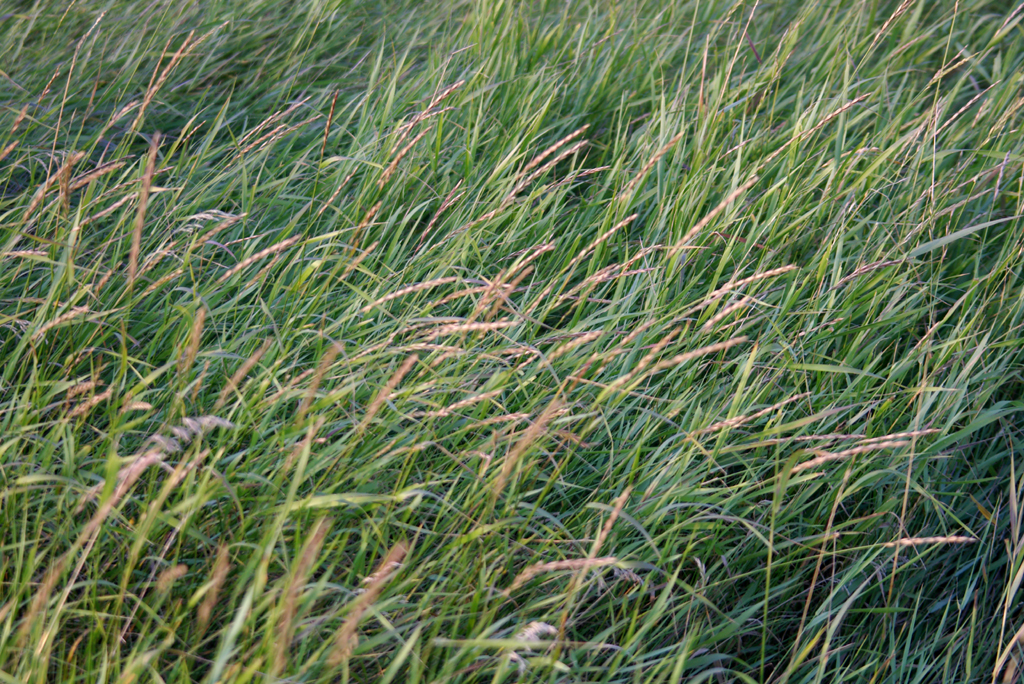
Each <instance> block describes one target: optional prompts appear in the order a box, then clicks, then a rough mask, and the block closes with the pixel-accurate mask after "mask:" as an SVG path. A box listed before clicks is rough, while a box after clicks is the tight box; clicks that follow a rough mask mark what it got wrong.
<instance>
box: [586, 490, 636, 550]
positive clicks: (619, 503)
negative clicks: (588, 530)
mask: <svg viewBox="0 0 1024 684" xmlns="http://www.w3.org/2000/svg"><path fill="white" fill-rule="evenodd" d="M629 492H630V488H629V487H626V489H625V490H624V491H623V492H622V494H619V496H618V497H616V499H615V501H613V502H612V505H613V508H612V513H611V515H609V516H608V520H606V521H605V523H604V527H602V528H601V533H600V534H598V535H597V539H595V540H594V545H593V546H592V547H590V553H589V554H588V555H587V558H597V554H598V552H599V551H600V550H601V547H602V546H604V542H605V540H606V539H608V535H609V534H611V531H612V526H613V525H615V521H616V520H618V519H619V513H622V509H623V507H624V506H625V505H626V501H628V500H629Z"/></svg>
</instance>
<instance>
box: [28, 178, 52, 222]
mask: <svg viewBox="0 0 1024 684" xmlns="http://www.w3.org/2000/svg"><path fill="white" fill-rule="evenodd" d="M59 176H60V171H59V170H58V171H55V172H53V173H51V174H50V175H49V176H48V177H47V178H46V180H45V181H43V183H42V185H40V186H39V189H38V190H36V193H35V194H34V195H33V196H32V201H31V202H29V204H28V209H26V210H25V213H24V214H22V215H21V222H22V223H25V222H26V221H28V220H29V218H31V217H32V214H34V213H35V211H36V209H38V208H39V205H40V204H42V203H43V200H44V199H46V194H47V193H48V192H50V188H52V187H53V184H54V183H55V182H56V181H57V178H58V177H59Z"/></svg>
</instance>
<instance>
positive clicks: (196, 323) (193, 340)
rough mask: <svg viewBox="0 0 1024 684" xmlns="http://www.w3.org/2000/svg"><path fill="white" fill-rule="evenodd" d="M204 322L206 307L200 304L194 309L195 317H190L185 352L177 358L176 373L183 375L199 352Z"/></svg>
mask: <svg viewBox="0 0 1024 684" xmlns="http://www.w3.org/2000/svg"><path fill="white" fill-rule="evenodd" d="M205 322H206V307H205V306H200V307H199V310H198V311H196V316H195V318H193V319H192V328H191V329H190V330H189V334H188V346H187V347H186V348H185V354H184V355H183V356H182V357H181V358H180V359H179V360H178V375H179V376H180V377H184V376H185V373H187V372H188V371H189V370H190V369H191V368H192V364H193V363H195V360H196V354H198V353H199V344H200V343H201V342H202V338H203V324H204V323H205Z"/></svg>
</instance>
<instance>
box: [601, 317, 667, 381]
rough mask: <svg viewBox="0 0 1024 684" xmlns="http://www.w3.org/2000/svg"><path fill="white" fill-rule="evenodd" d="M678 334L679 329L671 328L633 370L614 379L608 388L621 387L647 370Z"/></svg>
mask: <svg viewBox="0 0 1024 684" xmlns="http://www.w3.org/2000/svg"><path fill="white" fill-rule="evenodd" d="M679 332H680V328H673V329H672V330H670V331H669V332H668V334H667V335H665V336H663V337H662V338H661V339H660V340H658V341H657V342H656V343H655V344H654V346H653V347H651V350H650V351H649V352H647V353H646V354H645V355H644V356H643V357H641V359H640V360H639V361H638V362H637V364H636V365H635V366H633V368H631V369H630V370H629V372H628V373H626V374H625V375H622V376H620V377H618V378H616V379H615V380H613V381H612V382H611V383H610V384H609V385H608V386H609V387H611V388H617V387H622V386H623V385H625V384H626V383H628V382H629V381H630V380H632V379H633V378H635V377H637V376H638V375H639V374H640V373H642V372H643V371H644V370H645V369H646V368H647V366H649V365H650V363H651V361H653V360H654V359H655V358H656V357H657V356H658V355H659V354H661V352H662V350H664V349H665V347H667V346H668V344H669V343H670V342H671V341H672V340H673V339H674V338H675V336H676V335H678V334H679Z"/></svg>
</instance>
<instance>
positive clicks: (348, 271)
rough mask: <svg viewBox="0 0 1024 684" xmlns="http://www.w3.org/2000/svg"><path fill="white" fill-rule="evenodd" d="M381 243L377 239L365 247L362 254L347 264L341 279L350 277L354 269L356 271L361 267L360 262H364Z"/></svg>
mask: <svg viewBox="0 0 1024 684" xmlns="http://www.w3.org/2000/svg"><path fill="white" fill-rule="evenodd" d="M379 244H380V241H379V240H378V241H375V242H374V243H373V244H372V245H370V246H369V247H367V248H366V249H364V250H363V253H362V254H360V255H359V256H357V257H356V258H355V259H353V260H352V261H350V262H349V263H348V265H347V266H345V271H344V272H343V273H342V274H341V279H342V280H344V279H345V278H348V277H349V275H350V274H351V273H352V271H354V270H356V269H357V268H359V264H361V263H363V260H364V259H365V258H366V257H368V256H370V254H372V253H373V250H375V249H377V245H379Z"/></svg>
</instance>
